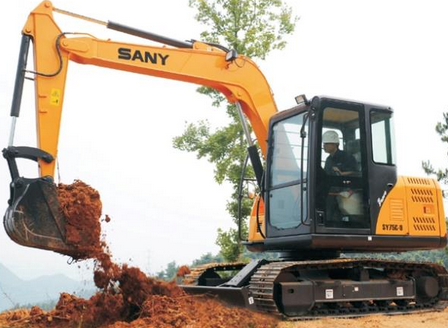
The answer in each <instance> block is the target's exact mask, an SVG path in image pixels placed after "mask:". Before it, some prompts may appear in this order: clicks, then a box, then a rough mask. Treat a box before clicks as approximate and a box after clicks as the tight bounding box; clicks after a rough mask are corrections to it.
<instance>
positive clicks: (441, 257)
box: [346, 248, 448, 268]
mask: <svg viewBox="0 0 448 328" xmlns="http://www.w3.org/2000/svg"><path fill="white" fill-rule="evenodd" d="M346 256H347V257H368V258H377V259H386V260H397V261H407V262H432V263H437V264H441V265H443V266H445V267H446V268H448V249H447V248H445V249H436V250H431V251H413V252H405V253H395V254H390V253H373V254H362V255H359V254H350V255H346Z"/></svg>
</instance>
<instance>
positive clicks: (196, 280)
mask: <svg viewBox="0 0 448 328" xmlns="http://www.w3.org/2000/svg"><path fill="white" fill-rule="evenodd" d="M246 264H247V263H243V262H235V263H208V264H203V265H199V266H197V267H194V268H192V269H191V272H190V273H189V274H187V275H186V276H185V278H184V279H183V281H182V284H183V285H203V280H204V279H207V277H216V273H217V272H224V271H239V270H241V269H242V268H243V267H244V266H245V265H246Z"/></svg>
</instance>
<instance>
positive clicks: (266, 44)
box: [173, 0, 297, 261]
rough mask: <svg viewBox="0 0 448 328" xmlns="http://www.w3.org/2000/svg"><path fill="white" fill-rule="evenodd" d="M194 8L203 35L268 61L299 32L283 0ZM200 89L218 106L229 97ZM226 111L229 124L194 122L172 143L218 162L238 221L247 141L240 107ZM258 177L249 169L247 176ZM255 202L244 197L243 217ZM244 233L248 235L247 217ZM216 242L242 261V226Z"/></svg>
mask: <svg viewBox="0 0 448 328" xmlns="http://www.w3.org/2000/svg"><path fill="white" fill-rule="evenodd" d="M190 6H191V7H193V8H195V9H196V10H197V15H196V19H197V20H198V21H199V22H200V23H202V24H204V25H205V26H206V30H205V31H204V32H202V33H201V38H202V40H203V41H205V42H212V43H218V44H221V45H224V46H226V47H227V48H229V49H235V50H236V51H237V52H238V53H239V54H244V55H246V56H248V57H251V58H253V59H254V58H259V59H262V60H263V59H265V58H266V56H267V55H268V54H269V53H270V52H271V51H272V50H274V49H283V48H284V47H285V46H286V41H285V40H284V36H285V35H288V34H291V33H292V32H293V31H294V28H295V23H296V21H297V18H296V17H294V16H293V15H292V10H291V8H290V7H288V6H286V5H284V4H283V3H282V1H281V0H190ZM198 92H199V93H201V94H204V95H207V96H209V97H210V98H211V99H212V105H213V106H215V107H220V106H221V105H223V103H224V101H225V98H224V96H223V95H221V94H220V93H219V92H217V91H216V90H214V89H211V88H207V87H200V88H198ZM226 110H227V114H228V117H229V123H228V124H227V126H224V127H221V128H218V129H217V130H216V131H211V128H210V124H209V123H208V122H207V121H200V122H198V123H189V124H187V126H186V129H185V131H184V133H183V134H182V135H180V136H178V137H175V138H174V140H173V145H174V147H175V148H177V149H180V150H183V151H188V152H194V153H196V154H197V157H198V158H206V159H208V161H209V162H211V163H213V164H215V171H214V174H215V180H216V181H217V182H218V183H220V184H221V183H223V182H224V181H228V182H230V184H231V185H232V187H233V193H232V195H231V198H230V200H229V201H228V202H227V211H228V212H229V214H230V215H231V217H232V219H233V220H234V222H235V223H236V224H238V184H239V180H240V176H241V172H242V169H243V164H244V162H245V157H246V141H245V139H244V134H243V130H242V127H241V122H240V120H239V117H238V113H237V110H236V107H235V106H234V105H233V104H226ZM253 176H254V174H253V171H252V170H251V169H249V170H248V172H247V177H248V178H253ZM250 203H251V202H250V201H249V200H247V199H244V200H243V206H242V211H241V216H242V218H243V219H244V220H247V217H248V215H249V213H250ZM242 233H243V235H244V234H247V223H246V222H245V221H244V222H243V224H242ZM216 243H217V244H218V245H219V246H220V247H221V254H222V256H223V257H224V259H225V260H226V261H236V260H238V258H239V257H240V254H241V252H242V247H241V245H240V244H239V238H238V229H237V228H231V229H230V230H229V231H223V230H222V229H219V230H218V237H217V241H216Z"/></svg>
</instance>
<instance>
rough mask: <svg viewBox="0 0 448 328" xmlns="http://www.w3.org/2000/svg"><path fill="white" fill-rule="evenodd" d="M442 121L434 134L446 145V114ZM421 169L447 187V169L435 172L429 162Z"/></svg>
mask: <svg viewBox="0 0 448 328" xmlns="http://www.w3.org/2000/svg"><path fill="white" fill-rule="evenodd" d="M443 119H444V122H438V123H437V124H436V132H437V133H438V134H439V135H440V140H442V142H446V143H448V112H447V113H443ZM447 155H448V153H447ZM422 167H423V170H424V171H425V172H426V174H428V175H435V176H436V178H437V180H438V181H439V182H441V183H443V184H444V185H445V186H446V185H448V168H439V169H437V170H436V169H434V167H433V165H432V164H431V162H430V161H429V160H427V161H423V162H422ZM443 197H445V198H447V197H448V194H447V192H446V191H443ZM447 225H448V218H447ZM445 253H446V255H447V256H448V246H447V247H446V248H445ZM447 262H448V261H447ZM447 264H448V263H447ZM447 264H446V265H447Z"/></svg>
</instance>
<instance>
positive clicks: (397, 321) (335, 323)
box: [0, 306, 448, 328]
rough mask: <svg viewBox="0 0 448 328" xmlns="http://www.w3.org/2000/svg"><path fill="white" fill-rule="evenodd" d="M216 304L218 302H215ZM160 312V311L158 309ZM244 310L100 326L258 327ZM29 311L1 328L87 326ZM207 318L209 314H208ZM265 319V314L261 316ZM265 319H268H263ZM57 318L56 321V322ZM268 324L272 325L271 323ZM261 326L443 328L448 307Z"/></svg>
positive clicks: (2, 321)
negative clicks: (187, 319) (40, 319)
mask: <svg viewBox="0 0 448 328" xmlns="http://www.w3.org/2000/svg"><path fill="white" fill-rule="evenodd" d="M218 307H219V306H218ZM162 312H163V311H162ZM182 312H183V311H178V312H177V313H172V314H171V317H172V319H175V318H176V317H177V318H178V317H179V315H181V314H182ZM244 314H245V311H242V312H240V311H239V310H238V311H236V312H235V313H234V315H231V316H230V317H227V316H228V315H229V313H228V312H226V311H224V312H221V311H220V310H219V311H218V313H217V315H216V320H208V322H207V323H206V324H205V325H204V321H202V320H200V319H199V320H198V322H197V323H191V322H190V323H189V324H187V325H183V324H182V323H180V324H177V323H176V321H175V320H173V321H172V322H171V323H168V322H167V323H166V325H163V326H161V325H159V324H154V323H150V322H149V321H148V320H144V319H137V320H135V321H133V322H132V323H126V322H122V321H121V322H116V323H114V324H110V325H106V326H101V327H104V328H106V327H107V328H152V327H185V328H202V327H216V328H219V327H221V328H227V327H241V328H248V327H251V328H252V327H253V328H256V327H260V326H259V325H258V324H260V321H258V320H260V319H263V317H258V316H255V317H252V320H254V318H255V321H252V322H250V321H247V320H243V321H240V324H238V321H235V319H237V318H238V316H240V315H244ZM33 315H34V316H35V317H36V316H38V315H39V313H38V311H36V310H35V311H34V313H33V311H28V310H17V311H11V312H9V311H6V312H3V313H1V314H0V327H1V328H43V327H58V328H59V327H76V328H89V327H91V326H89V325H87V324H83V323H82V322H78V323H77V324H76V325H72V324H70V322H69V321H64V320H61V319H58V318H52V320H51V321H48V319H47V320H45V321H44V322H34V323H33ZM35 317H34V318H35ZM227 318H228V320H229V322H231V324H230V325H227V324H226V320H227ZM209 319H210V317H209ZM264 319H266V317H264ZM266 321H271V320H269V319H267V320H266ZM58 322H59V323H58ZM271 324H272V325H271ZM262 326H264V327H275V328H358V327H367V328H447V327H448V308H447V309H445V310H443V311H433V312H425V313H415V314H407V315H393V316H391V315H369V316H366V317H361V318H351V319H319V320H308V321H293V322H292V321H272V322H270V323H269V324H268V325H267V326H265V325H262Z"/></svg>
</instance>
